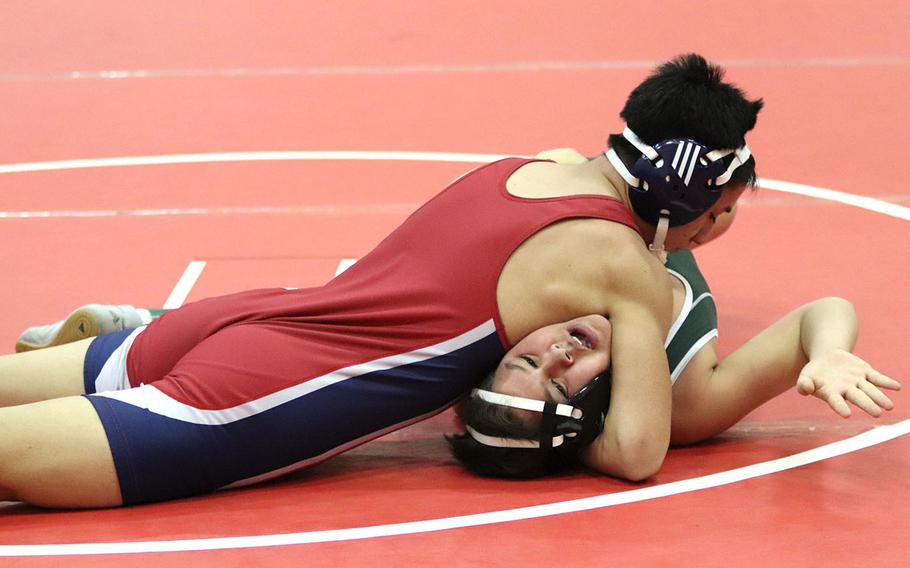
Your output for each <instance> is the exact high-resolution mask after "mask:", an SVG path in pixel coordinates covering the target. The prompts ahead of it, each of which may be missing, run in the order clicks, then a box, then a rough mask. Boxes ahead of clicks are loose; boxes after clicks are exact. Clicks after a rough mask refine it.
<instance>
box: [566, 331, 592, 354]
mask: <svg viewBox="0 0 910 568" xmlns="http://www.w3.org/2000/svg"><path fill="white" fill-rule="evenodd" d="M569 337H570V338H571V339H572V341H574V342H575V344H576V345H577V346H579V347H581V348H582V349H594V348H596V347H597V335H596V334H595V333H594V331H592V330H590V329H588V328H586V327H584V326H578V327H573V328H572V329H570V330H569Z"/></svg>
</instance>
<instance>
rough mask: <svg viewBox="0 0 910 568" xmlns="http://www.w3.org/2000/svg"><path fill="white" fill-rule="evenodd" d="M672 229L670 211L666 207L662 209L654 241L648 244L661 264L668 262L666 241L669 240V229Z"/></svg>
mask: <svg viewBox="0 0 910 568" xmlns="http://www.w3.org/2000/svg"><path fill="white" fill-rule="evenodd" d="M669 230H670V212H669V211H667V210H666V209H662V210H661V211H660V220H658V221H657V230H656V231H655V232H654V242H653V243H651V244H650V245H648V250H649V251H651V254H653V255H654V256H656V257H657V259H658V260H659V261H660V262H661V264H667V251H666V249H665V248H664V241H666V240H667V231H669Z"/></svg>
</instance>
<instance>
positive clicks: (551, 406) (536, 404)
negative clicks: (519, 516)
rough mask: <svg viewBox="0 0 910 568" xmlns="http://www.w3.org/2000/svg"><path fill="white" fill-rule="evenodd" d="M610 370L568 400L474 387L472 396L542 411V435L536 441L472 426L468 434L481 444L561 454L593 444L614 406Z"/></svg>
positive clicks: (494, 402)
mask: <svg viewBox="0 0 910 568" xmlns="http://www.w3.org/2000/svg"><path fill="white" fill-rule="evenodd" d="M611 383H612V381H611V377H610V373H609V372H607V373H604V374H602V375H598V376H596V377H594V378H593V379H591V381H590V382H589V383H588V384H586V385H585V386H583V387H582V388H580V389H579V390H578V392H576V393H575V394H573V395H572V396H571V397H569V399H568V400H567V401H566V402H564V403H557V402H548V401H543V400H536V399H533V398H523V397H520V396H512V395H508V394H500V393H498V392H493V391H488V390H483V389H474V390H473V391H471V397H472V398H480V399H481V400H484V401H486V402H489V403H491V404H499V405H501V406H509V407H512V408H519V409H522V410H532V411H535V412H540V413H541V414H542V416H541V420H540V435H539V437H538V439H536V440H530V439H520V438H502V437H496V436H488V435H486V434H483V433H481V432H478V431H477V430H474V429H473V428H471V427H470V426H469V425H468V426H466V427H465V428H466V429H467V431H468V434H470V436H471V437H472V438H474V439H475V440H477V441H478V442H480V443H481V444H484V445H486V446H493V447H498V448H540V449H546V450H549V449H551V448H554V449H556V450H557V451H559V452H561V453H574V452H576V451H577V450H578V449H579V448H581V447H583V446H585V445H587V444H589V443H591V442H592V441H593V440H594V438H596V437H597V435H598V434H600V433H601V431H602V430H603V425H604V415H605V414H606V413H607V409H608V408H609V407H610V386H611Z"/></svg>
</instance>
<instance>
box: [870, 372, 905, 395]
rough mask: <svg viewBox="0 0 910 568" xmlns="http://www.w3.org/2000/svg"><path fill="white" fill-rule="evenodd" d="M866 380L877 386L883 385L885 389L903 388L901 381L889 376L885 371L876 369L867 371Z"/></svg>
mask: <svg viewBox="0 0 910 568" xmlns="http://www.w3.org/2000/svg"><path fill="white" fill-rule="evenodd" d="M866 380H868V381H869V382H870V383H872V384H873V385H875V386H877V387H881V388H883V389H889V390H900V389H901V384H900V383H899V382H897V381H895V380H894V379H892V378H891V377H889V376H887V375H885V374H883V373H879V372H878V371H876V370H875V369H870V370H869V372H868V373H866Z"/></svg>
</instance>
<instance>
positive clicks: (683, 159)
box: [606, 127, 752, 227]
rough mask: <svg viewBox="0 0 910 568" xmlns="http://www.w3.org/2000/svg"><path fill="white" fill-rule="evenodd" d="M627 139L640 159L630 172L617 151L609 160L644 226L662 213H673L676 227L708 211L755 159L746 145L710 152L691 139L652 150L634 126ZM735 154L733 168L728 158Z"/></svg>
mask: <svg viewBox="0 0 910 568" xmlns="http://www.w3.org/2000/svg"><path fill="white" fill-rule="evenodd" d="M623 137H624V138H625V139H626V140H628V141H629V142H630V143H631V144H632V145H633V146H635V147H636V148H637V149H638V150H639V151H640V152H641V157H640V158H639V159H638V160H637V161H636V162H635V164H634V165H633V166H632V168H631V170H630V169H629V168H627V167H626V165H625V164H624V163H623V162H622V160H620V158H619V156H618V155H617V154H616V151H615V150H614V149H612V148H611V149H610V150H609V151H608V152H607V153H606V156H607V159H608V160H609V161H610V163H611V164H613V167H614V168H615V169H616V171H617V172H618V173H619V175H620V176H622V178H623V179H624V180H625V181H626V183H627V184H628V185H629V201H630V203H631V204H632V209H634V210H635V213H636V214H637V215H638V216H639V217H641V218H642V219H643V220H644V221H645V222H647V223H649V224H651V225H656V224H657V222H658V220H659V219H660V217H661V211H662V210H666V211H669V220H670V226H671V227H677V226H679V225H685V224H686V223H690V222H692V221H693V220H695V218H696V217H698V216H699V215H702V214H703V213H705V212H706V211H708V210H709V209H710V208H711V207H712V206H713V205H714V204H715V203H717V200H718V199H720V196H721V195H722V194H723V185H724V184H725V183H727V182H728V181H729V180H730V177H731V176H732V175H733V172H734V171H735V170H736V168H738V167H739V166H741V165H743V164H744V163H746V161H747V160H748V159H749V157H750V156H751V155H752V154H751V152H750V151H749V147H748V146H746V145H743V146H742V147H740V148H737V149H735V150H710V149H709V148H708V147H707V146H705V145H704V144H701V143H699V142H697V141H695V140H691V139H688V138H670V139H667V140H663V141H661V142H658V143H657V144H655V145H654V146H653V147H652V146H650V145H648V144H646V143H645V142H643V141H642V140H641V139H640V138H638V136H637V135H636V134H635V133H634V132H632V130H631V129H630V128H629V127H626V128H625V130H623ZM730 154H733V155H734V157H733V160H732V161H731V162H730V164H729V165H728V166H726V167H725V165H724V158H725V157H726V156H729V155H730Z"/></svg>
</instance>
